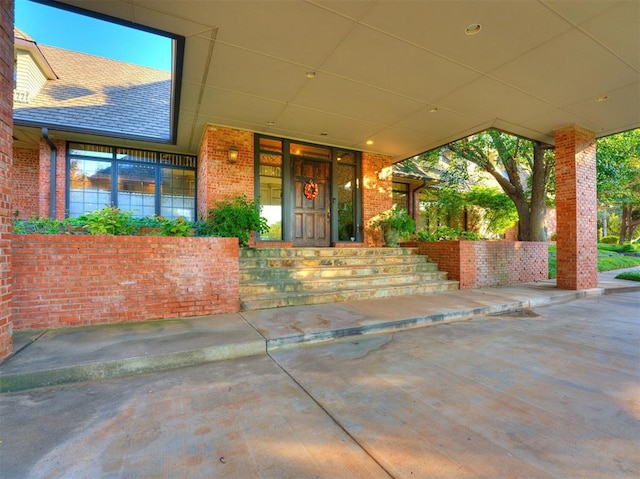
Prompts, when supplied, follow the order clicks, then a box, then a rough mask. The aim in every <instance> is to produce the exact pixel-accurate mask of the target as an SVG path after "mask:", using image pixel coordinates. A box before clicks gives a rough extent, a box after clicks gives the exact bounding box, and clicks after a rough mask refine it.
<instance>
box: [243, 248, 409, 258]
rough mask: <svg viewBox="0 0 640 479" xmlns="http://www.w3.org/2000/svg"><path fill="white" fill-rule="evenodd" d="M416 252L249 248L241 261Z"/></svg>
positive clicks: (396, 249) (245, 250) (392, 249)
mask: <svg viewBox="0 0 640 479" xmlns="http://www.w3.org/2000/svg"><path fill="white" fill-rule="evenodd" d="M416 251H417V250H416V249H415V248H255V249H251V248H247V249H241V250H240V259H248V258H335V257H349V256H360V257H372V256H383V257H384V256H401V255H405V256H415V255H416Z"/></svg>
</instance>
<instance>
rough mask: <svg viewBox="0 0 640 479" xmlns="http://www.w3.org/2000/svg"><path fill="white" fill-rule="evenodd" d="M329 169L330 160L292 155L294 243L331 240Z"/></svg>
mask: <svg viewBox="0 0 640 479" xmlns="http://www.w3.org/2000/svg"><path fill="white" fill-rule="evenodd" d="M330 172H331V164H330V163H323V162H319V161H311V160H305V159H302V158H296V157H292V158H291V178H292V181H293V196H294V198H293V224H292V227H293V232H292V233H293V234H292V237H293V244H294V246H329V245H330V243H331V231H330V230H331V228H330V224H331V212H330V205H331V188H330V184H331V182H330ZM305 188H306V191H305Z"/></svg>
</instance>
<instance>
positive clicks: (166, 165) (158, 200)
mask: <svg viewBox="0 0 640 479" xmlns="http://www.w3.org/2000/svg"><path fill="white" fill-rule="evenodd" d="M87 147H96V148H100V149H105V150H108V152H107V151H105V155H104V156H92V155H89V154H84V155H83V154H82V153H72V152H71V151H72V150H80V151H82V150H83V149H85V151H89V150H86V148H87ZM123 152H134V153H139V154H140V158H144V160H137V161H136V160H135V157H131V156H129V155H127V156H126V157H125V158H120V157H119V156H121V155H122V154H123ZM107 154H108V156H107ZM132 158H133V159H132ZM74 159H78V160H89V161H101V162H104V163H110V165H111V166H110V170H111V171H110V173H111V189H110V192H109V195H110V199H111V202H110V205H111V206H114V207H116V208H117V207H119V205H118V193H119V189H118V171H119V169H120V166H121V165H141V166H143V165H144V166H151V167H153V168H154V171H153V177H154V208H153V209H154V214H155V215H157V216H161V212H162V188H161V186H162V170H163V169H175V170H182V171H192V172H193V177H194V191H193V211H192V218H193V219H192V221H196V220H197V219H198V218H197V209H198V161H197V157H196V156H194V155H183V154H176V153H169V152H160V151H153V150H143V149H139V148H128V147H122V146H111V145H101V144H95V143H81V142H72V141H68V142H66V161H65V177H66V178H65V217H69V216H70V212H69V209H70V205H71V175H70V171H71V162H72V160H74ZM172 163H174V164H172ZM175 163H178V164H175ZM180 163H183V164H180ZM184 163H186V164H184ZM88 211H93V210H85V212H88ZM80 214H83V213H80ZM145 216H148V215H144V216H142V217H145Z"/></svg>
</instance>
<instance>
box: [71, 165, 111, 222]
mask: <svg viewBox="0 0 640 479" xmlns="http://www.w3.org/2000/svg"><path fill="white" fill-rule="evenodd" d="M110 205H111V162H110V161H94V160H82V159H77V158H71V160H70V169H69V215H70V216H78V215H81V214H83V213H86V212H89V211H95V210H99V209H101V208H104V207H105V206H110Z"/></svg>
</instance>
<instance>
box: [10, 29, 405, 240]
mask: <svg viewBox="0 0 640 479" xmlns="http://www.w3.org/2000/svg"><path fill="white" fill-rule="evenodd" d="M15 39H16V40H15V51H16V58H17V63H16V67H17V78H16V86H15V89H14V123H15V124H16V125H18V126H22V127H30V128H31V132H30V134H24V133H22V131H21V130H19V131H18V132H17V134H16V135H15V136H16V142H15V143H14V168H15V171H16V173H17V174H16V175H15V179H14V183H13V185H14V200H13V207H12V210H13V211H14V215H15V216H17V217H19V218H28V217H31V216H33V215H36V216H41V217H44V216H55V217H57V218H64V217H65V216H69V215H71V216H77V215H78V214H81V213H83V212H86V211H92V210H95V209H99V208H101V207H103V206H105V205H116V206H118V207H120V208H122V209H125V210H130V211H133V212H134V214H135V215H137V216H149V215H153V214H158V215H162V216H166V217H170V218H173V217H177V216H183V217H185V218H187V219H189V220H195V219H196V218H200V217H203V216H205V215H206V213H207V211H208V210H209V209H210V208H211V207H213V205H214V203H215V202H216V201H219V200H223V199H227V198H229V197H231V196H233V195H237V194H244V195H247V196H248V197H249V198H254V197H255V198H259V199H260V202H261V204H262V206H263V214H264V215H265V216H266V217H267V218H268V220H269V224H270V227H271V229H270V231H269V232H268V233H266V234H263V235H262V236H258V237H256V244H257V245H258V246H259V245H260V244H262V243H265V242H267V243H268V244H273V243H274V242H275V243H279V244H283V245H291V246H331V245H336V244H337V243H341V242H345V243H360V244H367V245H380V244H381V238H380V237H379V235H377V233H376V232H375V231H373V230H372V229H370V228H369V227H368V226H367V224H368V222H369V220H370V219H371V218H372V217H373V216H375V215H376V214H378V213H379V212H380V211H383V210H385V209H388V208H390V207H391V205H392V202H393V201H394V197H393V195H392V192H396V193H398V194H397V195H396V197H395V200H396V201H398V200H400V201H401V202H402V203H403V206H405V207H409V203H410V202H409V196H410V195H409V190H405V191H404V192H403V190H404V189H405V188H408V187H409V186H410V185H411V184H412V183H411V181H407V178H406V177H404V176H402V175H400V178H397V181H396V182H395V183H394V181H393V177H392V168H391V167H392V164H393V160H392V158H391V157H389V156H385V155H379V154H371V153H367V152H362V151H356V150H349V149H345V148H336V147H331V146H325V145H322V144H311V143H308V142H302V141H296V140H291V139H288V138H277V137H273V136H270V135H261V134H258V133H255V132H250V131H243V130H238V129H234V128H229V127H223V126H219V125H208V126H207V127H206V128H205V131H204V134H203V137H202V141H201V145H200V147H199V149H198V155H189V154H178V153H173V152H170V151H158V150H161V149H162V142H164V143H166V142H168V141H169V139H170V131H169V125H170V121H169V120H170V118H169V117H170V109H171V108H170V107H171V105H170V98H171V74H170V73H169V72H164V71H159V70H153V69H150V68H146V67H141V66H138V65H133V64H127V63H123V62H118V61H115V60H110V59H106V58H101V57H96V56H92V55H87V54H83V53H78V52H72V51H68V50H63V49H60V48H55V47H50V46H45V45H39V44H38V43H37V42H35V41H34V40H33V39H32V38H31V37H29V36H28V35H27V34H25V33H24V32H21V31H20V30H18V29H15ZM110 72H117V74H111V73H110ZM45 125H46V130H43V132H42V134H41V136H40V138H37V137H35V135H34V133H33V131H34V130H33V127H41V126H42V127H43V128H45ZM53 130H55V134H53V133H50V132H51V131H53ZM70 132H82V133H83V134H84V136H85V137H88V138H89V141H82V142H81V141H73V139H72V138H74V135H70V134H69V133H70ZM69 138H71V139H69ZM132 140H133V141H135V140H138V141H141V142H143V144H149V142H150V141H155V142H160V144H159V145H157V144H156V145H154V150H151V149H141V148H130V147H127V146H125V145H127V144H130V143H131V142H132ZM230 149H231V150H234V151H237V157H235V158H233V159H230V157H229V150H230ZM51 165H55V171H56V172H55V180H52V174H51ZM363 178H364V181H365V182H366V185H367V186H366V187H365V186H364V184H363ZM158 179H159V181H158ZM412 181H413V182H414V183H415V180H412ZM310 182H313V183H314V184H315V185H317V193H316V195H317V196H316V197H315V198H314V199H313V201H305V197H304V190H305V185H307V184H308V183H310ZM394 188H395V189H394ZM398 189H399V190H398Z"/></svg>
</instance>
